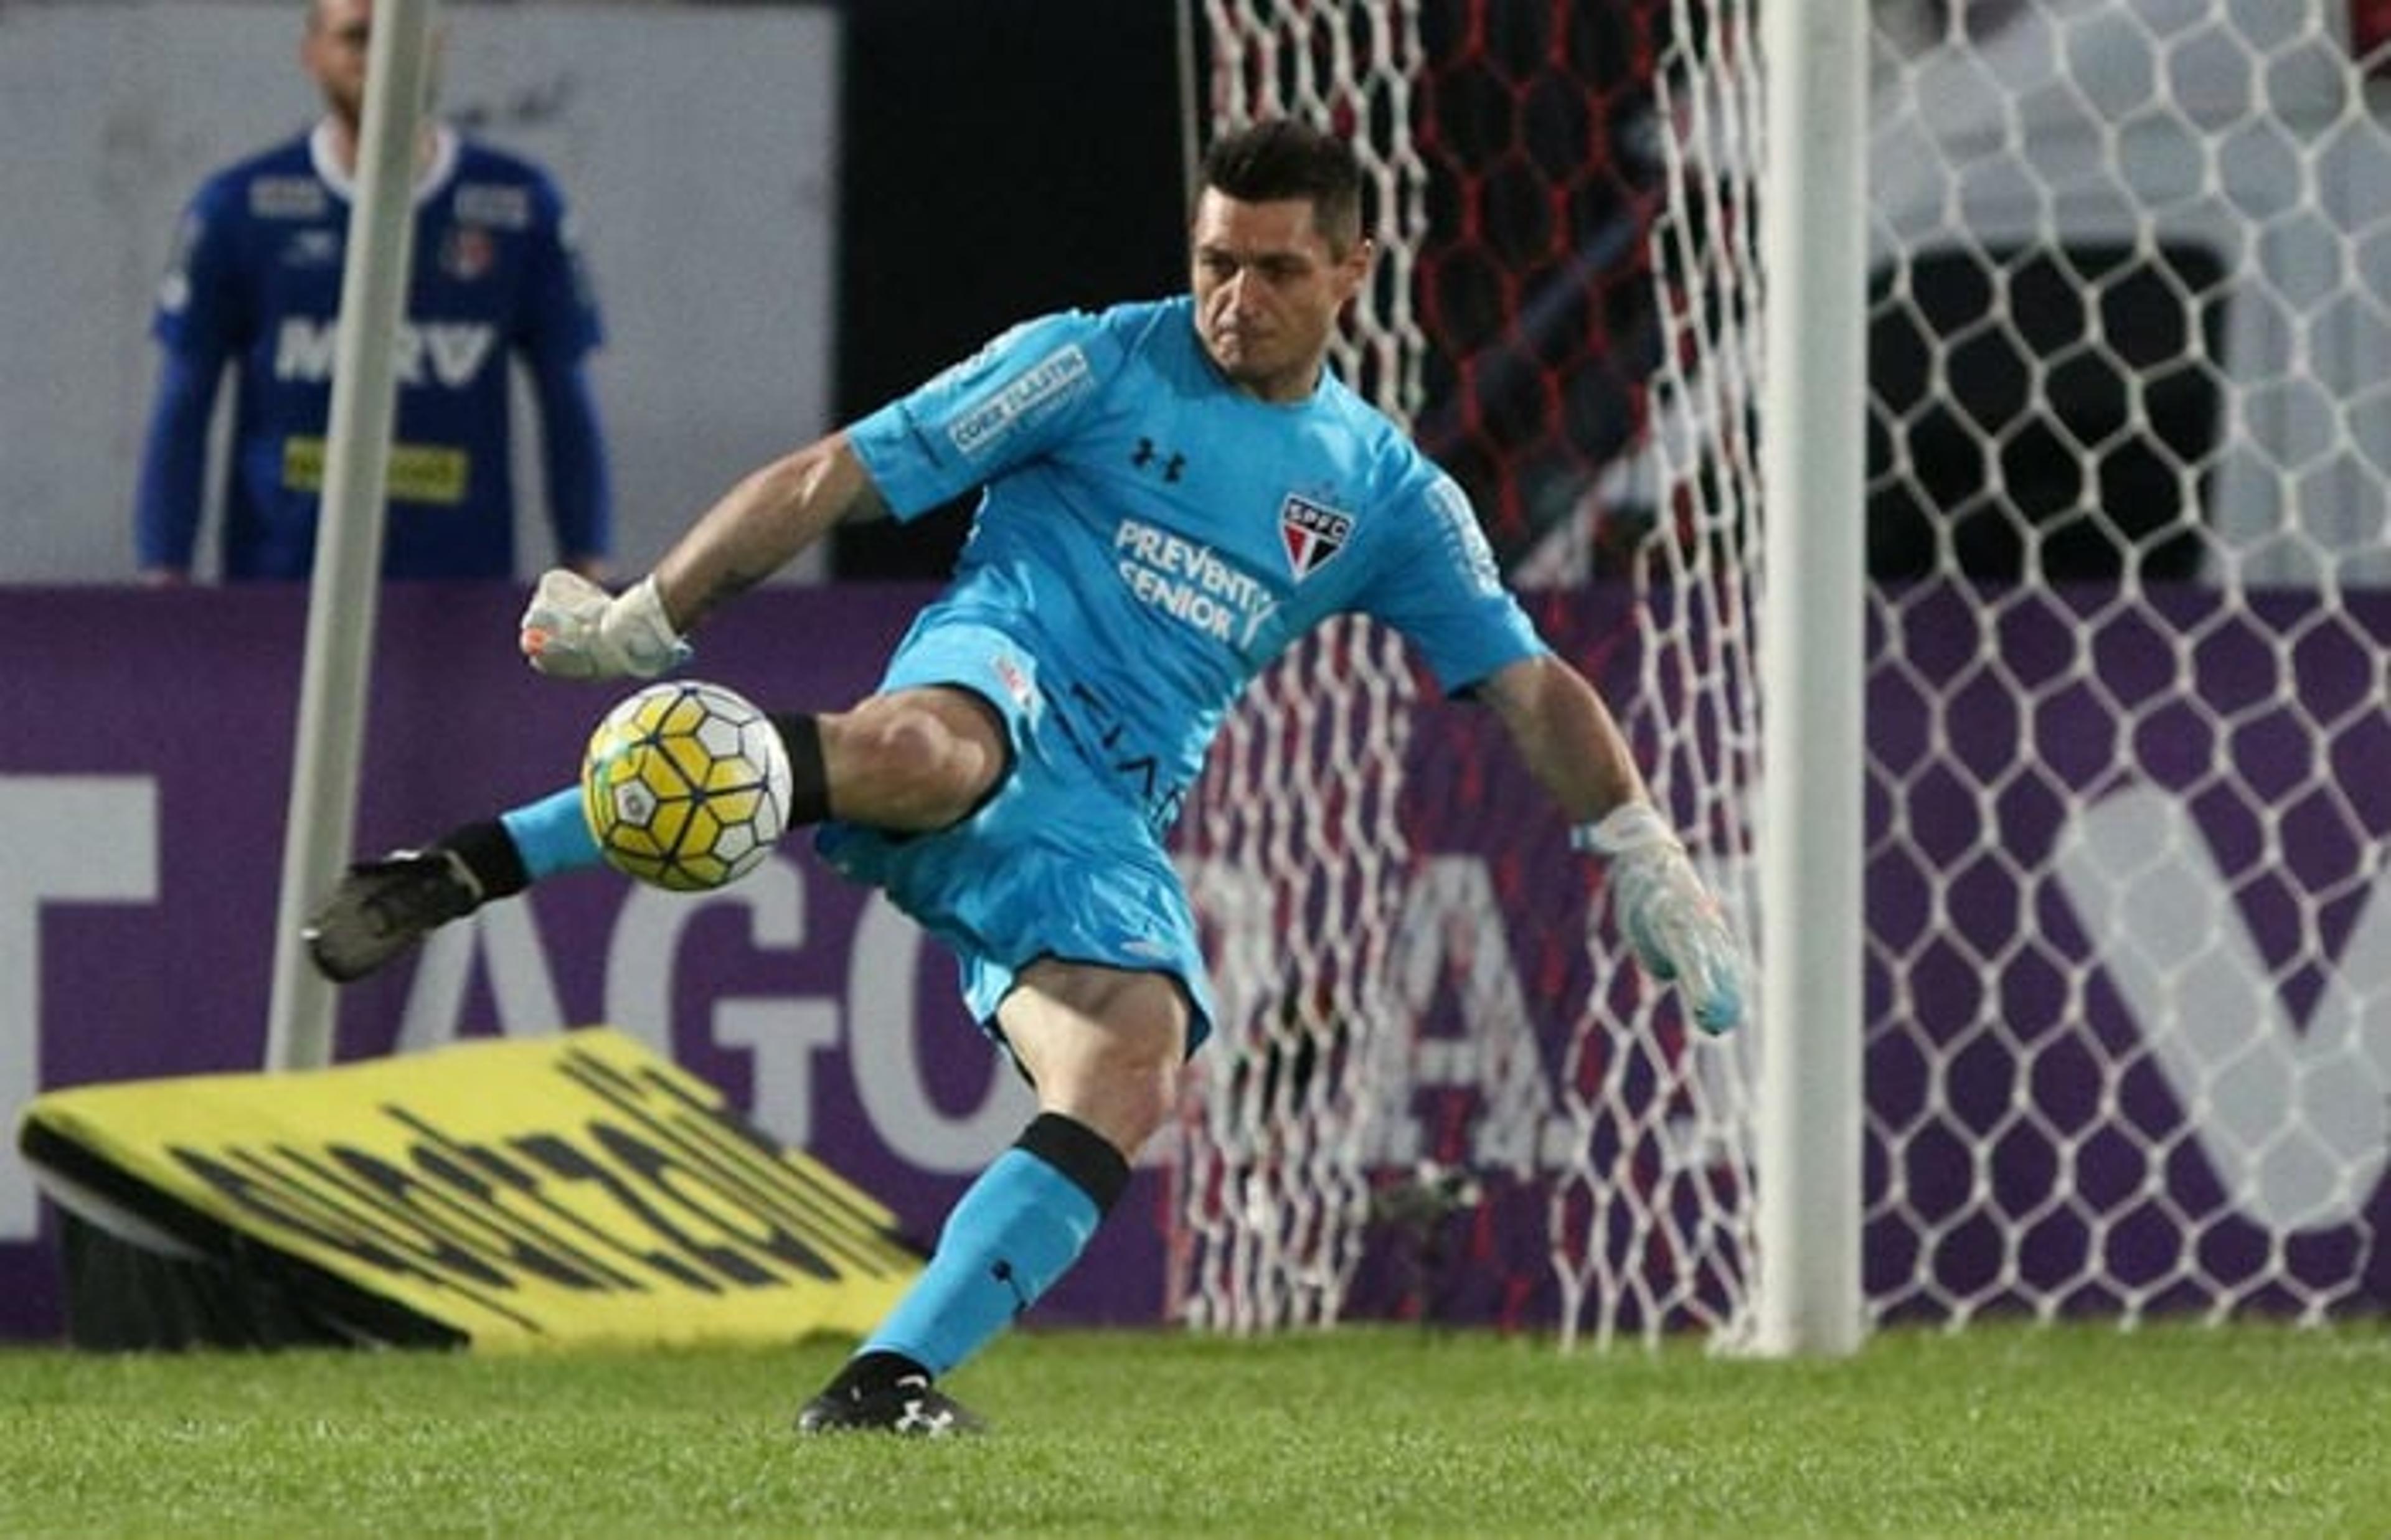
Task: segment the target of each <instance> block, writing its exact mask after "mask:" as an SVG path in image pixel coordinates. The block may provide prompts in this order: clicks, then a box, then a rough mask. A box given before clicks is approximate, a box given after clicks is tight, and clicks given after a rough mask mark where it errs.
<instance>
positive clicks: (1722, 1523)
mask: <svg viewBox="0 0 2391 1540" xmlns="http://www.w3.org/2000/svg"><path fill="white" fill-rule="evenodd" d="M841 1353H842V1350H841V1347H840V1346H839V1345H838V1344H835V1343H828V1342H823V1343H808V1344H805V1345H802V1346H798V1347H795V1348H790V1349H784V1350H778V1351H771V1352H756V1353H747V1354H737V1353H725V1352H707V1353H683V1354H666V1353H660V1354H623V1355H575V1356H565V1355H556V1356H475V1355H472V1354H193V1355H183V1356H123V1357H115V1356H98V1355H89V1354H71V1353H65V1352H56V1351H49V1350H32V1349H18V1350H11V1351H6V1352H0V1534H10V1535H19V1534H22V1535H32V1534H128V1535H135V1534H137V1535H163V1534H173V1535H175V1536H178V1537H179V1536H199V1535H239V1536H263V1535H310V1536H313V1535H329V1534H357V1535H365V1534H372V1535H410V1534H494V1535H638V1536H641V1537H643V1540H660V1537H662V1536H666V1535H684V1534H688V1535H748V1534H752V1535H792V1534H831V1533H836V1534H864V1533H874V1532H879V1533H890V1532H894V1533H907V1534H931V1533H948V1534H1033V1533H1035V1534H1108V1535H1109V1534H1118V1535H1149V1534H1224V1535H1301V1536H1309V1535H1321V1534H1374V1535H1376V1534H1417V1535H1439V1536H1442V1535H1461V1534H1521V1535H1531V1534H1533V1535H1549V1534H1596V1535H1735V1536H1738V1537H1740V1540H1754V1537H1759V1536H1769V1535H1900V1536H1920V1537H1923V1536H1941V1535H1984V1536H2001V1537H2005V1540H2006V1537H2017V1536H2037V1537H2038V1536H2067V1535H2151V1536H2166V1537H2169V1540H2179V1537H2182V1536H2190V1535H2234V1536H2242V1535H2329V1536H2342V1535H2348V1536H2383V1535H2386V1534H2391V1328H2386V1326H2385V1323H2382V1322H2379V1321H2367V1322H2360V1323H2357V1324H2349V1325H2343V1326H2340V1327H2337V1328H2331V1329H2324V1330H2297V1329H2293V1328H2282V1327H2275V1326H2241V1327H2233V1328H2204V1327H2195V1326H2188V1325H2185V1326H2173V1325H2171V1326H2165V1327H2160V1328H2145V1329H2142V1330H2139V1331H2136V1332H2120V1331H2118V1330H2116V1329H2115V1328H2113V1327H2109V1326H2098V1327H2065V1328H2023V1327H2015V1326H1999V1327H1979V1328H1971V1330H1969V1331H1967V1332H1965V1333H1963V1334H1957V1335H1952V1334H1944V1333H1939V1332H1936V1333H1924V1332H1914V1331H1893V1332H1887V1333H1882V1334H1880V1335H1879V1336H1878V1337H1876V1338H1875V1339H1874V1340H1873V1341H1871V1342H1870V1343H1869V1345H1868V1347H1867V1349H1866V1350H1865V1351H1864V1352H1862V1353H1861V1354H1859V1355H1857V1356H1856V1357H1855V1358H1851V1359H1847V1360H1842V1361H1837V1362H1790V1363H1761V1362H1750V1361H1739V1360H1734V1359H1725V1358H1717V1357H1712V1356H1708V1355H1705V1354H1702V1353H1701V1352H1700V1350H1699V1349H1698V1348H1697V1347H1695V1346H1693V1345H1692V1344H1682V1345H1672V1346H1670V1347H1667V1348H1664V1349H1662V1350H1661V1351H1659V1352H1657V1353H1653V1352H1647V1351H1645V1350H1643V1349H1641V1348H1630V1349H1625V1350H1613V1351H1611V1352H1609V1353H1606V1354H1594V1353H1579V1354H1572V1355H1569V1356H1563V1355H1562V1354H1559V1353H1558V1352H1557V1351H1556V1350H1555V1348H1554V1347H1553V1345H1552V1342H1551V1341H1550V1340H1549V1339H1548V1338H1542V1337H1520V1338H1507V1339H1506V1338H1500V1337H1495V1336H1491V1335H1480V1334H1473V1333H1460V1334H1448V1333H1437V1332H1419V1331H1414V1330H1407V1329H1398V1328H1361V1329H1346V1330H1340V1331H1337V1332H1333V1333H1320V1334H1308V1335H1303V1336H1298V1337H1291V1338H1277V1339H1266V1340H1256V1341H1230V1340H1222V1339H1217V1338H1200V1337H1189V1336H1183V1335H1178V1334H1165V1333H1145V1332H1086V1333H1079V1332H1055V1333H1037V1332H1033V1333H1027V1334H1021V1335H1017V1336H1015V1337H1014V1338H1012V1339H1010V1340H1008V1341H1003V1342H1001V1343H999V1344H998V1345H997V1346H996V1347H995V1348H993V1349H992V1350H990V1352H989V1354H987V1355H986V1356H985V1357H984V1358H983V1359H982V1360H980V1361H979V1362H977V1363H975V1364H973V1365H971V1366H969V1367H966V1368H965V1369H964V1370H963V1372H962V1373H960V1374H958V1375H957V1376H955V1377H954V1380H953V1381H952V1388H953V1390H954V1392H955V1393H956V1394H957V1395H958V1396H960V1397H961V1398H963V1400H964V1401H966V1402H967V1403H968V1404H970V1405H973V1406H974V1407H975V1408H976V1409H977V1410H979V1411H981V1412H982V1413H984V1414H985V1415H986V1416H988V1417H989V1418H990V1419H991V1420H992V1421H993V1422H994V1423H995V1424H996V1425H997V1431H996V1432H995V1433H994V1435H993V1436H991V1437H989V1438H986V1439H982V1440H977V1441H972V1442H966V1443H951V1444H921V1443H907V1442H899V1441H894V1440H888V1439H880V1438H868V1437H866V1438H858V1437H847V1438H840V1439H827V1440H805V1441H800V1440H798V1439H796V1438H795V1437H793V1436H791V1435H790V1434H789V1433H788V1431H787V1427H788V1423H789V1418H790V1416H791V1414H792V1413H793V1412H794V1411H795V1407H796V1405H797V1403H798V1402H799V1400H800V1399H801V1398H802V1396H803V1394H804V1393H805V1392H808V1391H809V1390H810V1389H811V1388H812V1387H813V1385H814V1384H815V1382H816V1381H817V1380H820V1379H821V1377H822V1376H823V1375H825V1374H826V1373H827V1372H828V1371H829V1370H830V1368H831V1367H833V1366H834V1364H835V1363H836V1362H837V1360H838V1358H839V1357H840V1356H841Z"/></svg>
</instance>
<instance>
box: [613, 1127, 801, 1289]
mask: <svg viewBox="0 0 2391 1540" xmlns="http://www.w3.org/2000/svg"><path fill="white" fill-rule="evenodd" d="M589 1136H590V1137H592V1138H594V1139H596V1140H597V1141H598V1143H599V1144H601V1146H603V1147H604V1148H605V1149H606V1152H607V1153H608V1154H610V1155H612V1156H613V1157H614V1159H615V1161H617V1162H619V1163H620V1164H621V1165H622V1166H623V1167H624V1169H626V1170H627V1171H631V1172H635V1173H637V1174H639V1176H640V1178H641V1179H642V1180H643V1181H645V1182H646V1183H647V1184H648V1186H649V1187H653V1188H654V1189H655V1190H656V1191H657V1192H659V1193H662V1194H664V1195H665V1196H666V1197H668V1198H670V1199H671V1200H673V1201H674V1202H676V1203H678V1204H679V1205H680V1206H681V1207H682V1208H683V1209H685V1210H687V1211H688V1212H689V1213H693V1214H695V1215H697V1216H698V1217H699V1218H701V1219H703V1220H704V1221H705V1222H706V1223H707V1224H709V1225H711V1226H714V1227H715V1228H716V1229H717V1230H719V1231H721V1232H722V1233H723V1234H724V1235H727V1236H730V1237H731V1238H734V1239H736V1240H738V1241H740V1242H742V1243H743V1244H745V1245H748V1246H752V1247H754V1248H756V1250H757V1251H768V1252H769V1253H771V1255H773V1256H774V1257H776V1258H778V1259H779V1260H780V1261H782V1262H784V1263H786V1264H789V1265H790V1266H792V1267H795V1268H797V1269H799V1270H800V1271H803V1272H806V1273H809V1274H811V1275H813V1276H814V1277H818V1278H821V1279H822V1280H824V1281H825V1282H836V1281H837V1279H838V1276H839V1272H838V1269H837V1268H835V1267H833V1266H832V1265H831V1264H829V1263H827V1262H825V1261H823V1260H822V1257H821V1252H819V1251H815V1250H814V1249H813V1248H812V1247H810V1246H808V1245H807V1244H806V1243H805V1242H804V1241H802V1240H799V1239H798V1238H796V1237H795V1236H794V1235H792V1234H790V1233H789V1232H788V1231H787V1230H784V1229H782V1227H781V1226H778V1225H776V1224H774V1223H772V1221H771V1220H770V1219H769V1218H766V1217H764V1216H762V1215H759V1214H757V1213H756V1211H755V1210H753V1209H751V1208H749V1207H748V1206H747V1205H746V1204H745V1203H743V1202H740V1201H739V1200H738V1199H737V1198H736V1197H735V1196H734V1195H733V1194H732V1193H731V1191H730V1189H729V1188H727V1187H723V1186H721V1185H720V1184H718V1183H715V1182H710V1181H707V1180H705V1179H704V1175H703V1174H700V1175H699V1177H698V1180H696V1181H695V1182H683V1181H682V1180H681V1179H680V1177H679V1173H681V1172H683V1171H686V1170H688V1169H689V1168H688V1167H686V1166H684V1165H683V1164H682V1163H681V1162H680V1161H678V1160H676V1159H674V1157H673V1155H672V1154H671V1153H670V1152H669V1151H667V1150H665V1149H660V1148H659V1147H657V1146H655V1145H653V1144H650V1143H649V1142H648V1141H647V1140H645V1139H642V1138H640V1136H638V1135H636V1134H633V1133H631V1132H629V1131H627V1130H626V1129H621V1128H617V1127H615V1126H614V1125H613V1124H612V1123H591V1124H589ZM692 1188H693V1189H694V1190H691V1189H692ZM707 1192H711V1193H712V1194H713V1195H714V1196H715V1197H717V1198H723V1199H729V1200H730V1205H725V1206H736V1207H737V1209H738V1210H739V1212H740V1213H741V1214H743V1216H744V1217H745V1219H746V1220H747V1221H748V1223H747V1225H746V1226H741V1225H740V1224H738V1223H735V1222H733V1221H732V1220H731V1219H730V1218H728V1217H726V1216H725V1215H724V1213H723V1212H722V1208H721V1207H717V1206H715V1205H710V1204H708V1203H707V1202H705V1200H704V1198H703V1197H701V1196H700V1195H701V1194H704V1193H707ZM758 1219H762V1226H761V1227H760V1228H757V1227H756V1225H755V1221H756V1220H758ZM726 1251H727V1249H726ZM727 1254H731V1255H735V1254H736V1253H727ZM767 1276H768V1277H769V1275H767Z"/></svg>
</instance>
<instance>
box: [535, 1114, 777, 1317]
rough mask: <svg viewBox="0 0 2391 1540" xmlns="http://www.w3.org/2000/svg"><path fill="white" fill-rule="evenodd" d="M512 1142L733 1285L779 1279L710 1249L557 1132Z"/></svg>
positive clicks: (704, 1284)
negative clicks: (591, 1187) (592, 1188)
mask: <svg viewBox="0 0 2391 1540" xmlns="http://www.w3.org/2000/svg"><path fill="white" fill-rule="evenodd" d="M507 1142H508V1143H509V1144H510V1145H511V1146H512V1147H513V1148H514V1149H519V1150H521V1151H522V1152H523V1154H525V1155H527V1156H529V1157H530V1158H531V1159H532V1160H534V1161H537V1162H538V1163H539V1164H540V1165H542V1166H544V1167H546V1168H547V1169H548V1170H549V1172H551V1173H553V1174H556V1175H558V1176H561V1177H563V1178H564V1179H565V1180H566V1181H569V1182H594V1183H596V1184H597V1186H598V1187H599V1188H600V1189H601V1191H603V1192H604V1193H605V1194H606V1196H607V1197H609V1198H611V1199H613V1200H614V1201H615V1202H616V1203H617V1204H619V1205H621V1207H622V1208H623V1209H624V1211H625V1212H626V1213H629V1214H630V1215H631V1216H632V1217H634V1218H636V1219H637V1220H639V1221H640V1224H642V1225H644V1226H647V1228H648V1230H649V1232H650V1233H651V1234H653V1235H655V1236H658V1237H660V1238H664V1239H666V1240H668V1241H670V1242H671V1243H672V1244H673V1245H674V1246H676V1247H678V1248H679V1250H680V1251H681V1253H682V1255H684V1256H688V1257H693V1258H695V1259H697V1260H698V1261H699V1262H701V1263H703V1264H706V1265H708V1266H711V1267H712V1268H714V1269H715V1270H716V1271H717V1272H719V1273H721V1274H723V1275H725V1276H726V1277H729V1278H730V1281H731V1282H733V1283H738V1284H743V1285H745V1286H746V1287H748V1288H751V1289H752V1288H756V1287H759V1286H761V1285H764V1284H769V1283H774V1282H777V1281H779V1280H778V1279H776V1278H775V1277H773V1276H772V1275H771V1274H769V1273H768V1272H766V1271H764V1270H763V1269H762V1268H760V1267H758V1266H756V1264H754V1263H752V1262H750V1261H748V1260H747V1259H746V1258H745V1257H743V1256H741V1255H740V1254H739V1253H738V1252H737V1251H732V1250H731V1249H730V1248H729V1247H727V1246H709V1245H707V1244H706V1243H705V1242H704V1241H702V1240H699V1239H697V1238H695V1237H693V1236H691V1235H690V1234H689V1233H688V1232H686V1231H685V1230H683V1229H681V1228H680V1227H679V1226H677V1225H675V1224H674V1223H673V1222H672V1221H671V1220H669V1219H667V1218H666V1217H665V1216H664V1215H663V1214H662V1213H658V1212H657V1211H656V1209H655V1207H654V1206H653V1204H651V1203H649V1202H648V1201H647V1200H645V1199H644V1198H642V1197H640V1194H639V1193H638V1192H637V1191H636V1190H635V1189H634V1188H633V1187H631V1184H629V1183H628V1182H626V1181H625V1180H623V1178H622V1176H621V1174H619V1173H616V1172H614V1171H612V1170H609V1169H608V1168H607V1166H606V1164H605V1162H603V1161H596V1160H592V1159H591V1158H590V1156H589V1155H588V1152H586V1151H584V1150H582V1149H578V1148H576V1147H575V1146H574V1145H573V1144H572V1143H571V1142H570V1141H568V1140H566V1139H565V1138H563V1137H562V1136H559V1135H555V1134H531V1135H526V1136H523V1137H522V1138H518V1139H510V1140H509V1141H507ZM689 1277H690V1287H691V1288H692V1289H702V1290H704V1291H705V1292H706V1293H709V1294H718V1293H720V1292H721V1291H722V1288H721V1285H720V1284H718V1283H717V1282H716V1281H715V1280H714V1279H712V1278H710V1277H704V1275H702V1274H699V1273H696V1272H694V1271H691V1273H690V1275H689Z"/></svg>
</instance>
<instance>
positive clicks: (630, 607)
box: [521, 567, 690, 679]
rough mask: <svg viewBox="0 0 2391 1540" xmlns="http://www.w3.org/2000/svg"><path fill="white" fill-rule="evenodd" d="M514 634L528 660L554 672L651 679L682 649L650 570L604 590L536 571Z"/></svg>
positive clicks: (679, 657)
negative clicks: (534, 585)
mask: <svg viewBox="0 0 2391 1540" xmlns="http://www.w3.org/2000/svg"><path fill="white" fill-rule="evenodd" d="M521 640H522V644H523V656H524V657H525V658H528V659H530V660H531V666H532V667H534V668H536V669H537V670H539V672H540V673H542V674H552V675H554V676H555V677H556V678H559V679H619V678H622V677H624V676H625V675H630V676H632V677H635V678H640V679H653V678H654V677H655V676H656V675H657V674H662V673H664V672H665V671H666V669H669V668H674V667H677V666H679V664H681V663H684V662H687V661H689V655H690V647H689V644H688V643H687V642H684V641H682V640H681V639H680V634H679V632H677V631H675V630H674V629H673V625H672V621H671V620H670V619H669V618H667V617H666V614H665V601H664V597H663V596H662V595H660V594H658V593H657V592H656V580H655V579H654V578H653V577H646V578H642V579H640V582H639V583H638V584H634V585H633V586H631V587H629V588H627V589H625V590H624V591H623V592H621V593H620V594H609V593H608V592H606V590H605V589H603V588H601V587H599V586H598V584H594V583H592V582H590V581H589V580H588V578H586V577H583V576H582V575H581V574H580V573H578V572H572V571H565V570H564V569H563V568H562V567H552V568H550V569H549V571H546V572H543V573H541V574H540V579H539V587H538V588H537V589H536V590H535V591H534V592H533V594H532V597H531V604H530V606H529V607H528V608H527V609H525V610H523V634H522V638H521Z"/></svg>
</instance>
